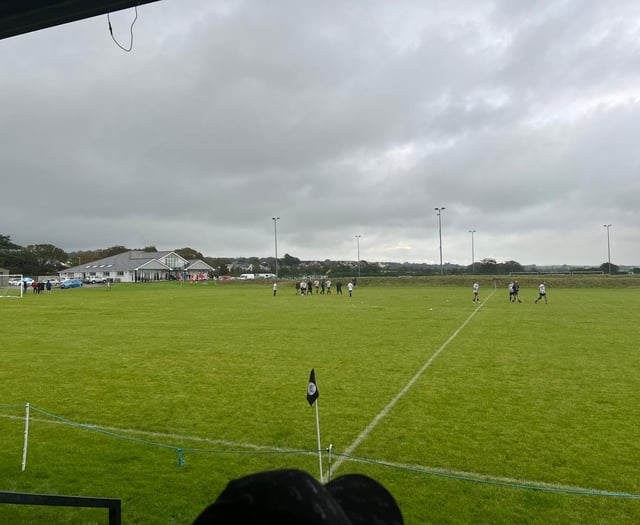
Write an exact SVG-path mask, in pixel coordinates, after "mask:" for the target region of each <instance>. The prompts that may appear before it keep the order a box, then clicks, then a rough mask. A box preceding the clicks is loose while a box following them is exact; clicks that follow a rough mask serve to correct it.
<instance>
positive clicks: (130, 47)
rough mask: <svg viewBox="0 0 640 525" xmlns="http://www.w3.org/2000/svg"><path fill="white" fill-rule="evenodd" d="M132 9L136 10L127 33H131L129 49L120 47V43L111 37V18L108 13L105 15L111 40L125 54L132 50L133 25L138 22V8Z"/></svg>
mask: <svg viewBox="0 0 640 525" xmlns="http://www.w3.org/2000/svg"><path fill="white" fill-rule="evenodd" d="M134 8H135V10H136V16H135V18H134V19H133V22H131V27H130V28H129V32H130V33H131V42H130V43H129V48H126V47H124V46H123V45H121V44H120V42H118V41H117V40H116V37H114V36H113V28H112V27H111V18H110V17H109V13H107V22H108V23H109V34H110V35H111V39H112V40H113V41H114V42H115V43H116V45H117V46H118V47H119V48H120V49H122V50H123V51H126V52H127V53H129V52H130V51H131V50H132V49H133V25H134V24H135V23H136V20H138V6H137V5H135V6H134Z"/></svg>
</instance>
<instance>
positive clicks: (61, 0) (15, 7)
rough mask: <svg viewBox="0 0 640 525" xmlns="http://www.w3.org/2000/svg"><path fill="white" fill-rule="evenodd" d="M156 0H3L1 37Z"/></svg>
mask: <svg viewBox="0 0 640 525" xmlns="http://www.w3.org/2000/svg"><path fill="white" fill-rule="evenodd" d="M157 1H158V0H4V1H3V2H1V3H0V39H2V38H8V37H11V36H17V35H22V34H24V33H29V32H31V31H37V30H39V29H45V28H47V27H53V26H57V25H60V24H66V23H69V22H75V21H76V20H83V19H85V18H90V17H92V16H98V15H104V14H106V13H113V12H115V11H120V10H121V9H128V8H130V7H134V6H138V5H142V4H149V3H151V2H157Z"/></svg>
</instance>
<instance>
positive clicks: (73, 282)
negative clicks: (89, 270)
mask: <svg viewBox="0 0 640 525" xmlns="http://www.w3.org/2000/svg"><path fill="white" fill-rule="evenodd" d="M81 286H82V281H81V280H80V279H65V280H64V281H62V282H61V283H60V288H62V289H63V290H64V289H65V288H80V287H81Z"/></svg>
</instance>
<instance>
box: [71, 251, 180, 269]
mask: <svg viewBox="0 0 640 525" xmlns="http://www.w3.org/2000/svg"><path fill="white" fill-rule="evenodd" d="M169 255H173V256H175V257H177V258H178V259H179V260H180V261H181V262H182V263H183V265H184V266H187V263H188V261H187V260H186V259H185V258H183V257H180V255H178V254H177V253H175V252H144V251H141V250H133V251H128V252H124V253H119V254H118V255H112V256H111V257H105V258H104V259H99V260H97V261H91V262H88V263H84V264H80V265H78V266H74V267H72V268H67V269H66V270H65V272H126V271H132V270H138V269H143V268H144V269H145V270H170V269H173V268H170V267H169V266H168V265H167V264H165V263H164V262H163V260H165V259H166V258H167V256H169Z"/></svg>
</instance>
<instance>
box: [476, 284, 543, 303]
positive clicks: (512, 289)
mask: <svg viewBox="0 0 640 525" xmlns="http://www.w3.org/2000/svg"><path fill="white" fill-rule="evenodd" d="M541 300H544V302H545V304H547V284H546V283H545V282H544V281H542V282H541V283H540V284H539V285H538V298H537V299H536V300H535V301H534V303H536V304H537V303H538V301H541ZM472 302H473V303H479V302H480V283H479V282H478V281H476V282H474V283H473V301H472ZM509 302H511V303H516V302H517V303H521V302H522V299H520V283H519V282H518V281H511V282H510V283H509Z"/></svg>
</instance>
